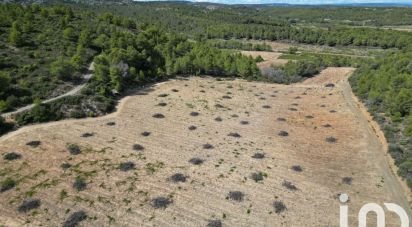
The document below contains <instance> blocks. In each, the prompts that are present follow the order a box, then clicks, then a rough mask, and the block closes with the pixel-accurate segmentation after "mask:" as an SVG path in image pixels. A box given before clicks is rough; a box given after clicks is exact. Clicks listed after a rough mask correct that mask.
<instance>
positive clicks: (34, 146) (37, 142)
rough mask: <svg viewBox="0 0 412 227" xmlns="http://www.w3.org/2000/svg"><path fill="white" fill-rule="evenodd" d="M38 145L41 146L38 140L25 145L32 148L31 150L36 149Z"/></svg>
mask: <svg viewBox="0 0 412 227" xmlns="http://www.w3.org/2000/svg"><path fill="white" fill-rule="evenodd" d="M40 144H41V141H39V140H33V141H30V142H27V143H26V145H27V146H30V147H33V148H36V147H38V146H40Z"/></svg>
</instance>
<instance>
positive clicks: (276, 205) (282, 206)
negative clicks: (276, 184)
mask: <svg viewBox="0 0 412 227" xmlns="http://www.w3.org/2000/svg"><path fill="white" fill-rule="evenodd" d="M273 207H274V208H275V213H277V214H280V213H282V212H284V211H286V209H287V208H286V206H285V204H284V203H283V202H282V201H275V202H273Z"/></svg>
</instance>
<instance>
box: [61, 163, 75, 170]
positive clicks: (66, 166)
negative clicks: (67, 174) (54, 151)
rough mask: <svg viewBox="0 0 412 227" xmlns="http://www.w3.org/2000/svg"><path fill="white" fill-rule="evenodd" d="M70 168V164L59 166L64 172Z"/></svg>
mask: <svg viewBox="0 0 412 227" xmlns="http://www.w3.org/2000/svg"><path fill="white" fill-rule="evenodd" d="M70 167H72V165H71V164H70V163H67V162H65V163H63V164H61V165H60V168H62V169H63V170H66V169H68V168H70Z"/></svg>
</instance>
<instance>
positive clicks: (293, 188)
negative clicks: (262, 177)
mask: <svg viewBox="0 0 412 227" xmlns="http://www.w3.org/2000/svg"><path fill="white" fill-rule="evenodd" d="M282 186H283V187H285V188H287V189H289V190H291V191H296V190H298V188H297V187H296V186H295V185H294V184H293V183H292V182H290V181H283V183H282Z"/></svg>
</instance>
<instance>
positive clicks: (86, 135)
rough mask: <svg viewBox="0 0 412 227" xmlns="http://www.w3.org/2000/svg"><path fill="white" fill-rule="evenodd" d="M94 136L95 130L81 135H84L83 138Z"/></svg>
mask: <svg viewBox="0 0 412 227" xmlns="http://www.w3.org/2000/svg"><path fill="white" fill-rule="evenodd" d="M92 136H94V133H93V132H91V133H90V132H86V133H83V134H82V135H81V137H83V138H87V137H92Z"/></svg>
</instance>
